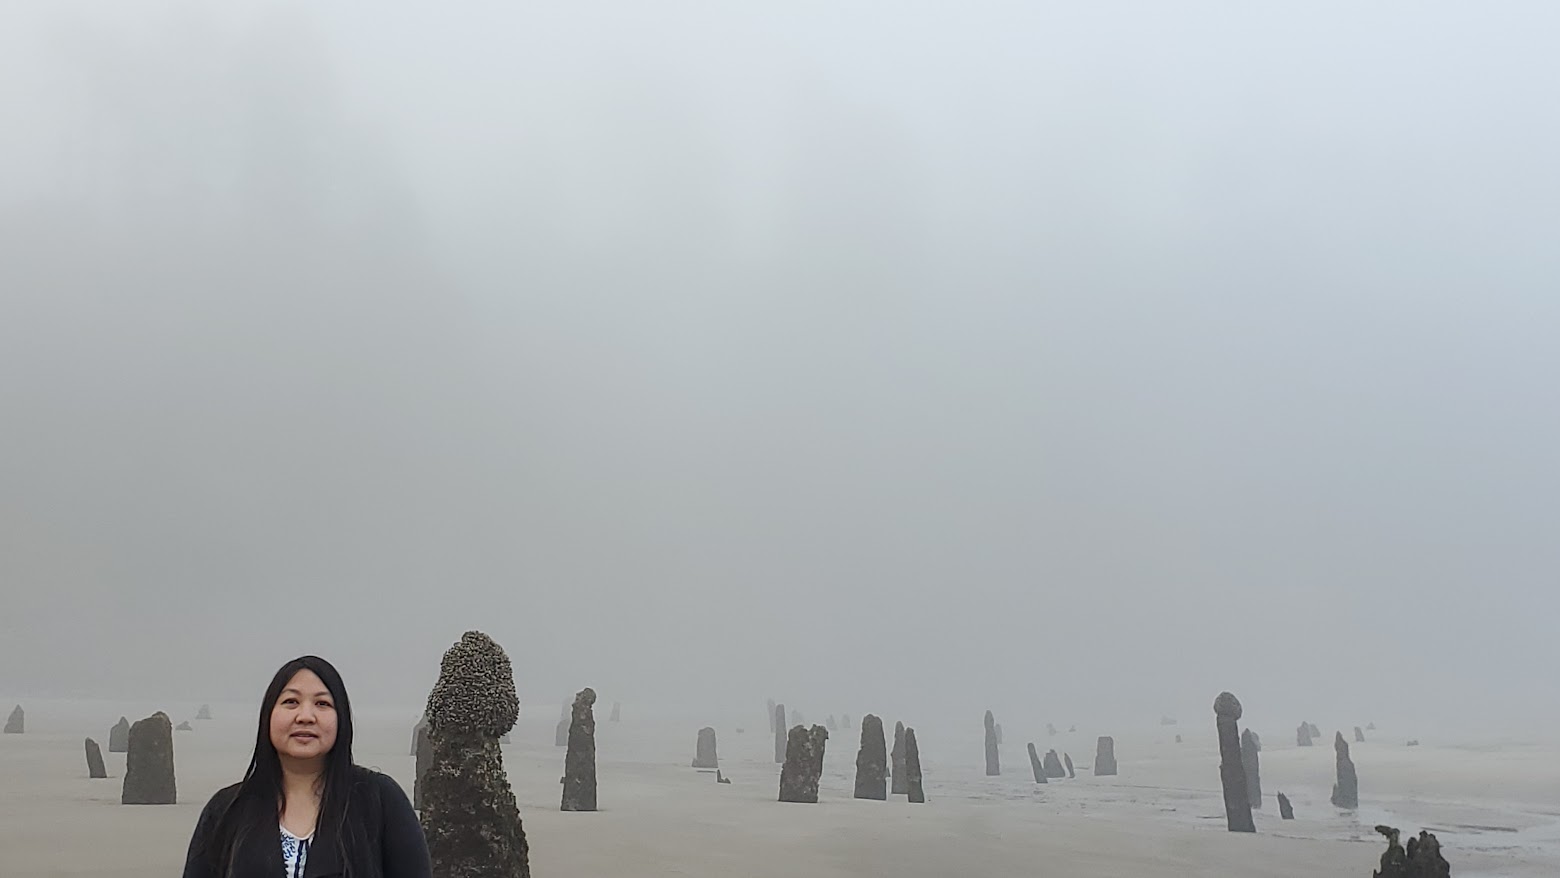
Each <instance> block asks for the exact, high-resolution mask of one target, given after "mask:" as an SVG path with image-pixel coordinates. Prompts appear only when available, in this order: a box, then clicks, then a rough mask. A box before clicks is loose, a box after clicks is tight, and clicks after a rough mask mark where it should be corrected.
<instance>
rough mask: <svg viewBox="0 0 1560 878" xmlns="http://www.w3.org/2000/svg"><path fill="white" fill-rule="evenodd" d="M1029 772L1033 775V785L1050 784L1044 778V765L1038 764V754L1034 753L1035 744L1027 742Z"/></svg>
mask: <svg viewBox="0 0 1560 878" xmlns="http://www.w3.org/2000/svg"><path fill="white" fill-rule="evenodd" d="M1029 770H1030V771H1033V772H1034V773H1035V783H1050V781H1049V780H1047V779H1046V776H1045V765H1043V764H1042V763H1041V762H1040V754H1039V753H1037V752H1035V744H1034V742H1033V741H1031V742H1029Z"/></svg>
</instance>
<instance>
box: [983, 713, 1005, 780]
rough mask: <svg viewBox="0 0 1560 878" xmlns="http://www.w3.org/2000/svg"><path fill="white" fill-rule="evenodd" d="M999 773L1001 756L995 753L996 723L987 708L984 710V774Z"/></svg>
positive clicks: (992, 775)
mask: <svg viewBox="0 0 1560 878" xmlns="http://www.w3.org/2000/svg"><path fill="white" fill-rule="evenodd" d="M1001 773H1002V764H1001V758H1000V757H999V756H998V754H997V723H996V720H995V719H993V718H992V716H991V711H989V710H988V711H986V776H987V777H996V776H997V775H999V774H1001Z"/></svg>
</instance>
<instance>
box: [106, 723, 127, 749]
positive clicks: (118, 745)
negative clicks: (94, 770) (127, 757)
mask: <svg viewBox="0 0 1560 878" xmlns="http://www.w3.org/2000/svg"><path fill="white" fill-rule="evenodd" d="M108 752H110V753H128V752H130V721H129V720H127V719H125V718H124V717H120V718H119V722H117V723H114V727H113V728H111V729H109V730H108Z"/></svg>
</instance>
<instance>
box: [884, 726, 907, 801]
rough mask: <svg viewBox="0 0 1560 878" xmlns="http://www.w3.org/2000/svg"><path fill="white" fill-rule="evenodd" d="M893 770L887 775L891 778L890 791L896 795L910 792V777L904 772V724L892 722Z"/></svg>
mask: <svg viewBox="0 0 1560 878" xmlns="http://www.w3.org/2000/svg"><path fill="white" fill-rule="evenodd" d="M891 756H892V757H893V770H892V771H891V772H890V773H889V777H891V778H893V783H892V785H891V789H890V792H892V793H893V794H894V795H896V796H903V795H904V794H906V793H908V792H910V778H909V777H908V776H907V775H906V774H905V724H904V723H902V722H896V723H894V749H893V752H892V753H891Z"/></svg>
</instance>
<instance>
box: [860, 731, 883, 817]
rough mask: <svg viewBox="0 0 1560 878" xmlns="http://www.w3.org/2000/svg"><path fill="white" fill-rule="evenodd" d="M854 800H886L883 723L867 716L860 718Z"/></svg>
mask: <svg viewBox="0 0 1560 878" xmlns="http://www.w3.org/2000/svg"><path fill="white" fill-rule="evenodd" d="M856 798H858V799H877V800H879V801H882V800H884V799H887V798H888V744H887V743H886V742H885V741H884V739H883V721H882V720H881V719H879V718H878V717H876V716H874V715H872V714H870V713H869V714H867V715H866V716H864V717H862V718H861V749H859V750H857V751H856Z"/></svg>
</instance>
